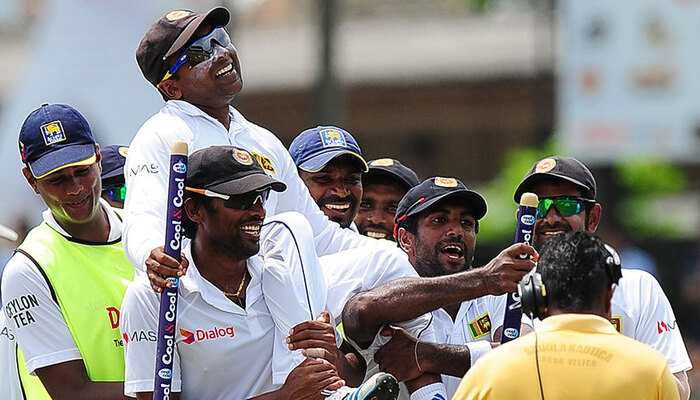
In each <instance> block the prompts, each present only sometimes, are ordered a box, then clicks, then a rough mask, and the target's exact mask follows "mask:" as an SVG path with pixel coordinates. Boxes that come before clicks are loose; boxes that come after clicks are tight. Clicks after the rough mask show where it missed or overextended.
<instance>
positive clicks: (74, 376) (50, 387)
mask: <svg viewBox="0 0 700 400" xmlns="http://www.w3.org/2000/svg"><path fill="white" fill-rule="evenodd" d="M36 375H37V376H38V377H39V379H40V380H41V383H42V384H43V385H44V387H45V388H46V391H47V392H48V393H49V394H50V395H51V398H52V399H56V400H60V399H71V400H83V399H84V400H89V399H95V400H97V399H105V400H111V399H128V397H126V396H124V383H123V382H93V381H91V380H90V379H89V378H88V376H87V372H86V369H85V363H83V360H74V361H66V362H63V363H60V364H54V365H50V366H47V367H42V368H37V369H36Z"/></svg>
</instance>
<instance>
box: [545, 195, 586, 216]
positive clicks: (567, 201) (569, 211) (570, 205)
mask: <svg viewBox="0 0 700 400" xmlns="http://www.w3.org/2000/svg"><path fill="white" fill-rule="evenodd" d="M586 203H595V201H594V200H591V199H585V198H583V197H575V196H561V197H551V198H542V199H539V201H538V202H537V219H542V218H544V217H546V216H547V213H548V212H549V209H550V208H551V207H552V206H554V208H555V209H556V210H557V212H558V213H559V215H561V216H562V217H565V218H566V217H570V216H572V215H574V214H578V213H580V212H581V211H583V208H584V205H585V204H586Z"/></svg>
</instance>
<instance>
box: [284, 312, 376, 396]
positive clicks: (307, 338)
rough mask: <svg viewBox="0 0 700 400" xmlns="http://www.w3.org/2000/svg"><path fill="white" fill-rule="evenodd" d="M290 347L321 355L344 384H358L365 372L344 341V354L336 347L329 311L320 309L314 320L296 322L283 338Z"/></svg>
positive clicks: (317, 355)
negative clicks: (331, 365)
mask: <svg viewBox="0 0 700 400" xmlns="http://www.w3.org/2000/svg"><path fill="white" fill-rule="evenodd" d="M287 343H288V345H289V349H290V350H298V349H302V352H303V354H304V355H305V356H307V357H312V358H322V359H324V360H327V361H328V362H330V363H331V364H333V365H334V366H335V367H336V369H337V370H338V375H340V376H341V377H342V378H343V379H345V381H346V382H348V385H350V386H359V385H360V384H362V379H363V377H364V374H365V367H366V366H365V364H364V360H363V359H362V358H361V357H359V355H358V354H357V353H356V352H355V351H354V349H352V346H349V345H347V344H345V346H344V349H345V350H346V352H348V354H345V352H343V351H341V350H340V349H338V347H336V342H335V330H334V329H333V326H332V325H331V324H330V314H329V313H328V312H327V311H323V312H321V315H319V317H318V318H317V319H316V320H313V321H305V322H302V323H300V324H298V325H296V326H295V327H294V328H292V330H291V331H290V333H289V337H287ZM349 351H352V352H349Z"/></svg>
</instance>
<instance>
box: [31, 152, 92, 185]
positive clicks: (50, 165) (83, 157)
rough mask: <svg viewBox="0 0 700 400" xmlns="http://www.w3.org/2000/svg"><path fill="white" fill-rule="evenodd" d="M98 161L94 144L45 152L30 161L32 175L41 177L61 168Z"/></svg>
mask: <svg viewBox="0 0 700 400" xmlns="http://www.w3.org/2000/svg"><path fill="white" fill-rule="evenodd" d="M95 161H97V157H96V156H95V145H94V144H76V145H74V146H67V147H63V148H60V149H58V150H56V151H52V152H50V153H48V154H45V155H44V156H43V157H39V158H38V159H36V160H34V161H32V162H30V163H29V170H30V171H31V173H32V175H33V176H34V177H35V178H37V179H41V178H43V177H45V176H47V175H49V174H52V173H54V172H56V171H58V170H59V169H63V168H68V167H74V166H77V165H90V164H93V163H95Z"/></svg>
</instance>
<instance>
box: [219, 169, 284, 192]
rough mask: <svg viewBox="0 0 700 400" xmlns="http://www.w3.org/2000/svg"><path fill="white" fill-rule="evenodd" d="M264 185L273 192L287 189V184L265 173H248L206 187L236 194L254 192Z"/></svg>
mask: <svg viewBox="0 0 700 400" xmlns="http://www.w3.org/2000/svg"><path fill="white" fill-rule="evenodd" d="M266 187H269V188H271V189H272V190H274V191H275V192H283V191H285V190H286V189H287V185H285V184H284V183H282V182H280V181H278V180H275V179H272V178H270V177H269V176H267V175H265V174H250V175H247V176H244V177H242V178H239V179H236V180H232V181H228V182H223V183H219V184H218V185H214V186H211V187H208V188H207V189H209V190H211V191H212V192H217V193H221V194H228V195H231V196H236V195H239V194H243V193H248V192H254V191H256V190H260V189H263V188H266Z"/></svg>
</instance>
